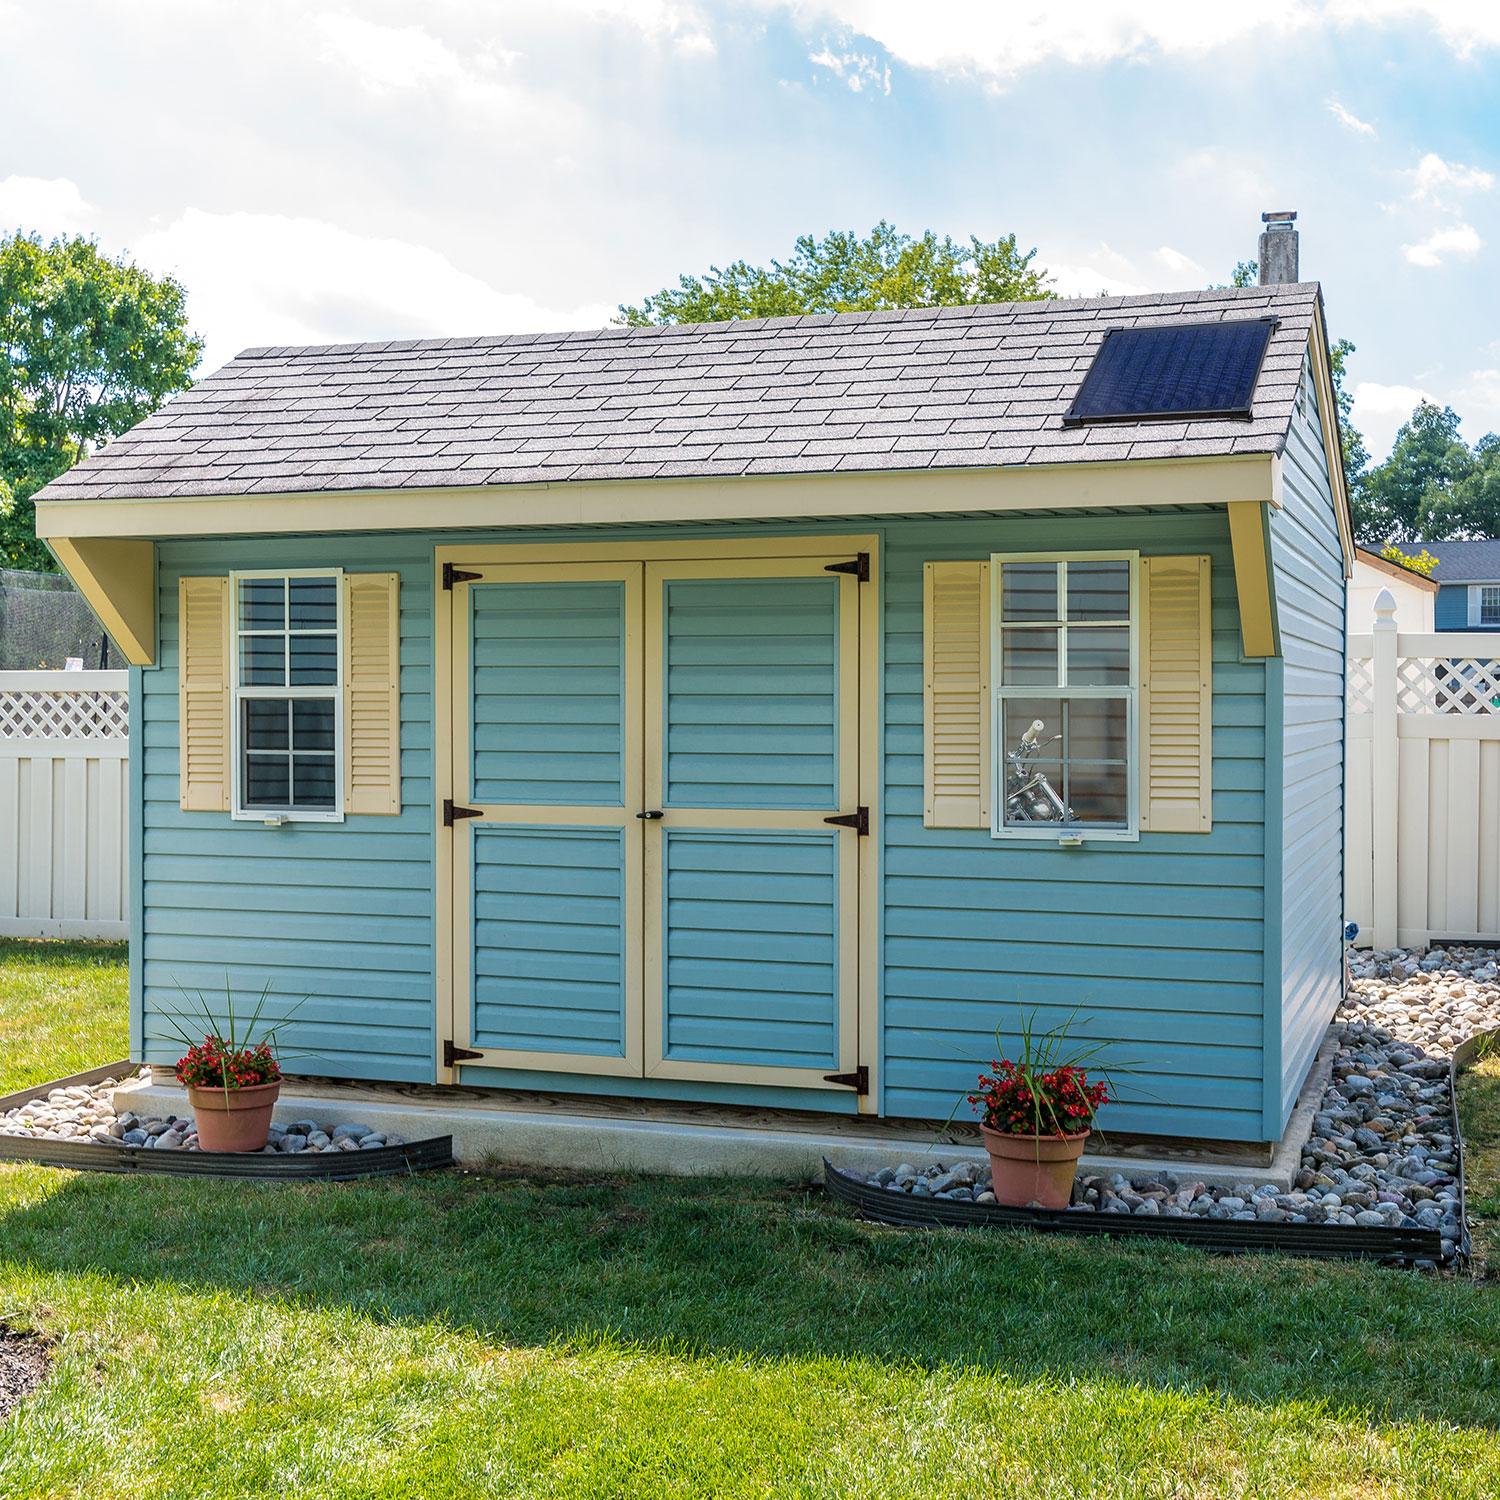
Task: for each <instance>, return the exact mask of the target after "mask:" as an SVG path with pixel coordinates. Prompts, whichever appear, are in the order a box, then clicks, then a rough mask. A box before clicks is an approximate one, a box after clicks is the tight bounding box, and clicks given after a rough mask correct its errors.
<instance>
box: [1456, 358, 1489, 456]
mask: <svg viewBox="0 0 1500 1500" xmlns="http://www.w3.org/2000/svg"><path fill="white" fill-rule="evenodd" d="M1454 396H1455V399H1454V403H1453V404H1454V407H1455V409H1456V410H1457V411H1459V412H1460V413H1461V414H1462V416H1463V419H1464V421H1463V425H1464V434H1465V436H1466V437H1467V438H1468V440H1469V441H1470V442H1471V443H1472V442H1476V441H1478V439H1479V438H1481V437H1483V436H1484V434H1485V433H1487V432H1500V370H1495V369H1490V370H1471V371H1470V372H1469V378H1468V380H1467V381H1466V382H1465V383H1464V384H1463V385H1461V386H1460V387H1459V388H1458V390H1457V391H1456V392H1455V393H1454Z"/></svg>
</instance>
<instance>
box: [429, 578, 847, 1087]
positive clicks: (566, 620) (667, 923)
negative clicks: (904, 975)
mask: <svg viewBox="0 0 1500 1500" xmlns="http://www.w3.org/2000/svg"><path fill="white" fill-rule="evenodd" d="M850 560H851V559H850V557H849V554H848V553H846V552H837V553H832V554H829V555H817V556H775V557H747V556H722V555H719V556H707V557H670V558H659V559H655V560H645V559H642V560H634V559H631V560H623V561H579V562H550V561H549V562H542V563H532V562H523V563H514V564H512V563H503V562H502V563H490V562H480V561H473V562H466V561H465V560H464V559H462V558H461V557H455V560H454V562H453V566H454V568H456V569H457V570H458V571H459V573H460V575H462V574H468V575H469V577H468V578H467V579H466V580H465V581H462V582H459V583H458V584H457V585H456V586H455V587H454V589H453V590H452V591H451V593H450V596H449V597H450V600H451V603H450V606H449V607H450V609H451V610H452V618H451V625H452V629H451V635H450V641H451V648H450V649H451V655H452V662H451V668H452V670H451V681H452V705H451V707H452V713H453V719H454V725H453V730H454V732H453V735H452V751H453V768H452V773H453V774H452V786H453V800H454V802H455V803H456V804H457V805H458V806H459V809H460V812H462V811H464V810H468V811H471V812H472V813H473V814H474V815H473V816H471V817H462V816H460V817H458V818H456V819H455V820H454V823H453V832H452V837H451V858H452V862H453V863H452V870H453V878H452V892H453V916H454V927H455V932H454V937H455V942H454V952H453V961H452V965H451V978H452V1035H453V1038H454V1042H455V1046H456V1048H457V1049H459V1051H460V1052H462V1053H467V1054H468V1056H467V1057H466V1058H465V1060H466V1061H469V1062H472V1063H474V1064H475V1065H478V1066H487V1067H504V1068H529V1069H536V1070H545V1071H549V1072H563V1073H604V1074H615V1075H619V1076H635V1077H642V1076H654V1077H662V1078H679V1079H706V1080H718V1081H725V1082H741V1083H759V1084H766V1083H771V1084H782V1085H788V1086H796V1087H803V1088H806V1087H814V1088H835V1089H836V1088H841V1087H846V1085H843V1084H839V1083H833V1082H830V1081H828V1077H827V1075H829V1074H849V1073H853V1072H854V1070H855V1069H856V1067H857V1064H858V1061H859V1024H858V1016H859V988H860V986H859V977H860V976H859V959H860V946H859V931H860V906H861V902H860V883H861V882H860V863H861V857H860V849H859V842H860V835H859V831H858V829H857V828H856V827H849V826H845V825H842V824H831V823H830V822H829V821H828V819H829V818H831V817H832V818H837V817H843V816H848V815H852V814H855V813H856V811H857V809H858V807H859V805H860V802H861V796H860V791H861V782H862V779H863V778H862V769H863V768H862V763H861V743H860V721H861V697H862V694H861V674H860V665H861V663H860V648H861V635H862V605H861V599H860V581H859V578H858V577H857V576H856V575H854V574H853V573H850V572H838V571H835V572H830V571H829V565H830V564H840V565H847V564H848V563H849V562H850ZM870 618H873V612H872V611H871V612H870ZM865 633H867V632H865ZM866 696H868V694H866ZM865 706H866V708H867V709H868V708H869V707H870V705H869V704H866V705H865ZM865 748H866V749H867V750H870V749H872V748H873V747H872V745H867V746H866V747H865Z"/></svg>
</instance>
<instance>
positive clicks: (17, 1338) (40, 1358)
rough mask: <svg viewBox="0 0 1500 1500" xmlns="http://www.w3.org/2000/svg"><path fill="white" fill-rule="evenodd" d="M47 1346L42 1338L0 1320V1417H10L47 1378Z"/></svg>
mask: <svg viewBox="0 0 1500 1500" xmlns="http://www.w3.org/2000/svg"><path fill="white" fill-rule="evenodd" d="M47 1367H48V1359H47V1348H46V1345H44V1344H43V1343H42V1341H41V1340H40V1339H34V1338H28V1337H27V1335H25V1334H24V1333H15V1332H14V1331H12V1330H11V1329H9V1328H7V1327H6V1326H5V1325H4V1324H3V1323H0V1418H3V1417H5V1416H7V1415H8V1414H9V1413H10V1412H11V1411H13V1410H14V1409H15V1408H16V1407H17V1406H19V1405H20V1404H21V1402H22V1401H24V1400H25V1399H26V1397H27V1396H29V1395H30V1394H31V1393H32V1392H33V1391H34V1390H35V1389H36V1388H37V1387H38V1386H39V1385H40V1384H41V1383H42V1381H43V1380H45V1379H46V1378H47Z"/></svg>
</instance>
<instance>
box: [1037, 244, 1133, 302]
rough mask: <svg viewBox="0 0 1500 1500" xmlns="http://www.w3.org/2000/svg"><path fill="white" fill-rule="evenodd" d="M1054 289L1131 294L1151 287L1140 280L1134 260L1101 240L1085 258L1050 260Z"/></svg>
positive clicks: (1075, 294)
mask: <svg viewBox="0 0 1500 1500" xmlns="http://www.w3.org/2000/svg"><path fill="white" fill-rule="evenodd" d="M1047 270H1048V272H1049V273H1050V274H1051V276H1052V290H1053V291H1055V292H1056V293H1057V294H1058V296H1060V297H1098V296H1101V295H1103V296H1107V297H1128V296H1131V295H1133V294H1135V293H1137V292H1149V291H1150V290H1151V288H1150V287H1149V286H1147V285H1146V284H1145V283H1144V282H1142V281H1141V280H1140V276H1139V273H1138V271H1137V270H1136V267H1135V265H1134V263H1133V262H1132V261H1131V260H1130V259H1129V258H1128V257H1127V256H1124V255H1121V254H1120V252H1119V251H1118V250H1112V249H1111V248H1110V247H1109V246H1108V245H1105V244H1100V245H1098V246H1096V247H1095V248H1094V249H1093V250H1092V251H1090V252H1089V253H1088V255H1087V257H1086V259H1084V260H1083V261H1082V262H1080V263H1077V264H1070V265H1058V264H1057V263H1056V262H1054V261H1048V262H1047Z"/></svg>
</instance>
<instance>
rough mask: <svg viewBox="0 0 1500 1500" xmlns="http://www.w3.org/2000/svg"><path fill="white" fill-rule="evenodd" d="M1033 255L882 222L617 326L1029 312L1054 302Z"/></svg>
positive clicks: (722, 277) (665, 295)
mask: <svg viewBox="0 0 1500 1500" xmlns="http://www.w3.org/2000/svg"><path fill="white" fill-rule="evenodd" d="M1035 258H1036V251H1035V250H1034V249H1033V250H1028V251H1025V252H1024V253H1023V252H1022V251H1021V250H1020V249H1018V248H1017V245H1016V237H1015V235H1013V234H1010V235H1003V236H1001V237H1000V238H999V239H995V240H988V241H986V240H981V239H980V238H979V237H978V236H977V235H976V236H973V237H972V238H971V239H970V240H969V241H968V242H967V243H966V244H960V243H959V242H957V241H955V240H953V239H951V238H949V237H948V236H947V235H944V236H943V237H942V238H941V239H939V238H938V236H937V235H935V234H934V233H933V232H932V231H931V230H930V229H929V230H928V231H927V232H926V233H925V234H923V235H922V236H921V237H920V238H919V239H913V238H912V237H911V235H909V234H903V233H901V231H900V230H898V229H896V228H895V226H894V225H891V224H888V223H887V222H886V221H885V220H884V219H882V220H881V221H880V223H878V224H877V225H876V226H875V227H874V228H873V229H872V230H871V231H870V232H869V234H867V235H864V236H860V235H858V234H855V233H854V232H852V231H849V230H832V231H830V232H829V233H828V234H826V235H825V236H824V237H823V238H822V239H821V240H820V239H816V238H815V237H814V236H812V235H810V234H805V235H803V236H802V237H801V238H800V239H799V240H798V241H797V243H796V246H795V248H794V249H793V252H792V255H791V257H790V258H789V259H788V260H786V261H779V260H773V261H772V262H771V263H770V265H769V266H752V265H751V264H750V263H749V262H748V261H744V260H737V261H735V262H734V263H733V265H730V266H726V267H723V268H721V267H719V266H712V267H710V268H709V270H708V271H707V273H706V274H704V275H702V276H683V277H681V278H680V279H679V281H678V283H677V285H676V286H675V287H663V288H662V289H661V290H660V291H659V292H653V293H652V294H651V295H650V296H649V297H646V298H645V299H643V300H642V302H641V303H640V305H639V306H637V307H629V306H625V305H623V304H622V305H621V307H620V315H619V318H618V319H617V321H618V322H621V323H625V324H628V325H629V326H631V327H634V328H644V327H647V326H649V325H651V324H653V323H710V322H717V321H719V320H722V319H728V318H779V317H790V316H794V315H796V314H801V313H838V312H866V311H871V310H874V309H877V308H890V307H947V306H951V305H953V304H957V303H969V302H1034V301H1037V300H1039V299H1041V298H1045V297H1050V296H1052V295H1053V293H1052V292H1051V291H1049V290H1048V287H1047V282H1048V280H1049V278H1048V276H1047V274H1046V272H1045V271H1043V270H1042V269H1041V268H1040V267H1037V266H1034V265H1033V264H1032V262H1033V260H1034V259H1035Z"/></svg>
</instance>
